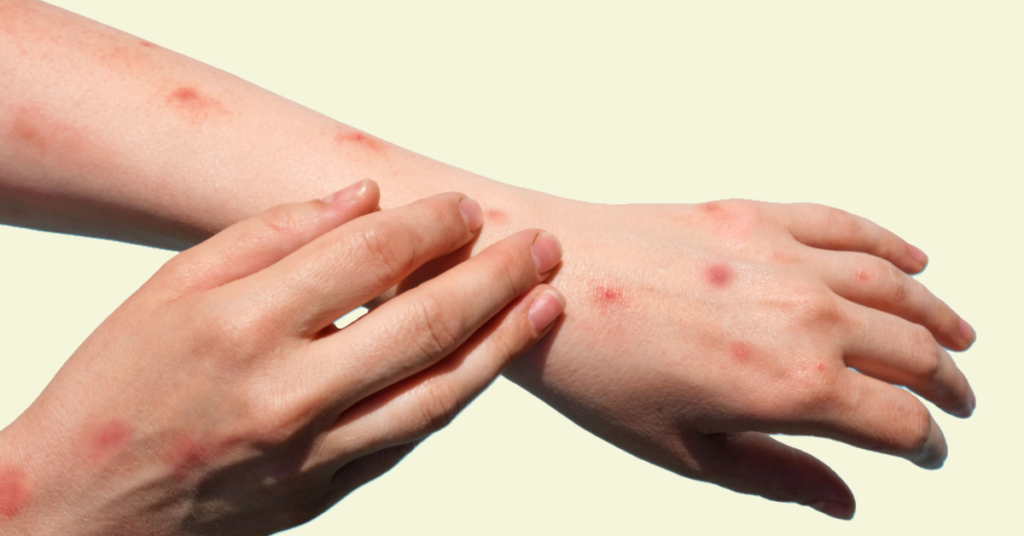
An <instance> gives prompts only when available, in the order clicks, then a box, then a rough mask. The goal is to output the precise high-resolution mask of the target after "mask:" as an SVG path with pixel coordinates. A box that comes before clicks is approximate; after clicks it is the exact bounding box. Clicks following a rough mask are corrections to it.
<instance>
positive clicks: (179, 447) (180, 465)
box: [163, 434, 214, 480]
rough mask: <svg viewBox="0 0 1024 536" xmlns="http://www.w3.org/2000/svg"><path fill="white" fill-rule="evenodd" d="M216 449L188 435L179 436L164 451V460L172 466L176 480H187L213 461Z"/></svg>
mask: <svg viewBox="0 0 1024 536" xmlns="http://www.w3.org/2000/svg"><path fill="white" fill-rule="evenodd" d="M213 456H214V449H213V448H212V446H211V445H209V444H205V443H203V442H201V441H199V440H197V439H196V438H194V437H192V436H191V435H188V434H177V435H175V436H174V437H173V438H172V439H171V441H170V442H169V443H168V444H167V447H166V449H164V453H163V460H164V462H165V463H167V465H169V466H171V470H172V471H173V473H174V478H176V479H178V480H185V479H186V478H188V476H189V475H190V474H192V472H193V471H195V470H197V469H200V468H202V467H203V466H205V465H206V464H208V463H209V462H210V460H211V459H213Z"/></svg>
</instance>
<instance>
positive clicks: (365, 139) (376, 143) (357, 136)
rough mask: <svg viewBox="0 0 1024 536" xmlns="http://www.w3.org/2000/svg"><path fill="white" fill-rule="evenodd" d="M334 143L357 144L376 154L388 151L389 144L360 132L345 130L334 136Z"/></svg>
mask: <svg viewBox="0 0 1024 536" xmlns="http://www.w3.org/2000/svg"><path fill="white" fill-rule="evenodd" d="M334 141H335V142H337V143H338V144H341V145H349V144H356V145H359V146H361V147H365V148H366V149H369V150H371V151H373V152H375V153H380V152H383V151H384V149H387V144H386V143H384V141H383V140H381V139H378V138H375V137H373V136H371V135H369V134H367V133H365V132H361V131H358V130H344V131H341V132H338V133H337V134H336V135H335V136H334Z"/></svg>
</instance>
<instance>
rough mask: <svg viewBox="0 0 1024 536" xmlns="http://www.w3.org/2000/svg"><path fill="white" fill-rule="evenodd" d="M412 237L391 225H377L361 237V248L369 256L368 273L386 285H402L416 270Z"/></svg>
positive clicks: (362, 232) (359, 236) (363, 231)
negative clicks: (404, 278)
mask: <svg viewBox="0 0 1024 536" xmlns="http://www.w3.org/2000/svg"><path fill="white" fill-rule="evenodd" d="M409 233H410V231H409V230H406V231H405V232H401V231H400V230H399V229H396V228H395V224H393V223H389V222H376V223H375V225H372V226H368V227H365V228H363V229H362V230H361V231H360V232H359V233H357V235H356V239H357V240H358V242H359V246H360V248H361V249H362V250H363V251H365V252H367V253H368V261H369V270H368V271H369V272H370V273H373V274H374V275H376V276H377V278H378V279H380V281H381V282H382V284H390V283H393V282H395V281H398V280H399V279H401V278H402V277H405V276H406V275H407V274H408V273H409V272H411V271H412V270H413V268H415V266H416V263H417V248H416V240H414V239H411V237H410V234H409Z"/></svg>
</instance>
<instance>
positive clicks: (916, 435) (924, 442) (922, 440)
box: [896, 403, 936, 457]
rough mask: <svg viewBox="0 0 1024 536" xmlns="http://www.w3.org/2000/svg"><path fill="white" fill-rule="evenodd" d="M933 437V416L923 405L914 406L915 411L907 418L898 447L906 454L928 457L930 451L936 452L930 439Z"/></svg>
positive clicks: (912, 410)
mask: <svg viewBox="0 0 1024 536" xmlns="http://www.w3.org/2000/svg"><path fill="white" fill-rule="evenodd" d="M931 435H932V416H931V414H930V413H928V410H927V409H925V407H924V406H922V405H921V404H919V403H918V404H914V406H913V409H911V410H910V411H909V412H908V415H907V416H906V425H905V426H904V428H903V435H902V437H900V438H899V442H898V443H897V445H896V447H897V448H898V449H899V450H901V451H903V452H906V453H911V454H924V455H925V456H924V457H927V456H928V453H929V451H932V450H935V448H936V447H935V446H934V445H931V444H930V442H929V439H930V438H931Z"/></svg>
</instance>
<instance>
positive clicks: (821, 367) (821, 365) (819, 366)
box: [815, 361, 825, 371]
mask: <svg viewBox="0 0 1024 536" xmlns="http://www.w3.org/2000/svg"><path fill="white" fill-rule="evenodd" d="M815 368H817V369H818V370H819V371H823V370H825V364H824V363H822V362H821V361H818V364H817V365H815Z"/></svg>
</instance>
